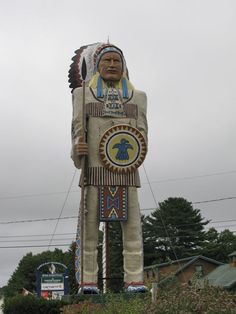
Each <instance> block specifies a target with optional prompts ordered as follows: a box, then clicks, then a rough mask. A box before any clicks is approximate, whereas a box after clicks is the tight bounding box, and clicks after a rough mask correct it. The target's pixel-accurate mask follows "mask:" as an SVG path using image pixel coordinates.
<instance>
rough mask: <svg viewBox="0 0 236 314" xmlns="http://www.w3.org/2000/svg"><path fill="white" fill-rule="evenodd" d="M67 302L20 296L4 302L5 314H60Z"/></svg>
mask: <svg viewBox="0 0 236 314" xmlns="http://www.w3.org/2000/svg"><path fill="white" fill-rule="evenodd" d="M64 304H65V302H63V301H60V300H44V299H42V298H40V299H39V298H36V297H34V296H31V295H28V296H22V295H18V296H15V297H12V298H7V299H5V300H4V304H3V313H4V314H26V313H27V314H60V313H61V312H60V308H62V307H63V305H64Z"/></svg>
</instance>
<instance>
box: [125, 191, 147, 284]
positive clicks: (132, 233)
mask: <svg viewBox="0 0 236 314" xmlns="http://www.w3.org/2000/svg"><path fill="white" fill-rule="evenodd" d="M121 227H122V233H123V256H124V272H125V275H124V281H125V283H126V285H129V284H131V283H135V284H142V283H143V241H142V227H141V217H140V208H139V203H138V195H137V188H135V187H129V188H128V220H127V221H125V222H122V223H121Z"/></svg>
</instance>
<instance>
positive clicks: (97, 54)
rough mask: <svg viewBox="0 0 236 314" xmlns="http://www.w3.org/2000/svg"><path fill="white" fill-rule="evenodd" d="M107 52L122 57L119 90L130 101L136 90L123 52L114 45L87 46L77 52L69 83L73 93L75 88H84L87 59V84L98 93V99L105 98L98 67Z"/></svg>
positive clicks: (97, 44)
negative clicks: (130, 78) (83, 68)
mask: <svg viewBox="0 0 236 314" xmlns="http://www.w3.org/2000/svg"><path fill="white" fill-rule="evenodd" d="M107 52H116V53H118V54H119V55H120V57H121V60H122V65H123V74H122V77H121V79H120V81H119V82H118V87H117V88H118V89H120V90H121V91H122V96H123V98H125V99H128V98H129V96H130V95H131V93H132V90H133V89H134V88H133V86H132V84H131V83H130V81H129V76H128V69H127V66H126V62H125V58H124V56H123V52H122V51H121V50H120V49H119V48H118V47H116V46H114V45H112V44H109V43H107V44H104V43H96V44H91V45H87V46H82V47H80V48H79V49H78V50H76V51H75V56H74V57H73V58H72V60H73V63H72V64H71V66H70V70H69V75H68V76H69V83H70V88H72V92H73V90H74V89H75V88H77V87H81V86H82V72H81V71H82V62H83V59H85V62H86V66H87V76H86V80H85V82H86V83H87V85H89V86H90V87H91V88H92V89H95V90H96V91H97V97H98V98H102V97H103V85H104V82H103V80H102V78H101V76H100V74H99V72H98V65H99V61H100V60H101V57H102V56H103V55H104V54H105V53H107Z"/></svg>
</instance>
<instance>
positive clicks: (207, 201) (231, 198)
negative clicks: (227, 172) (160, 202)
mask: <svg viewBox="0 0 236 314" xmlns="http://www.w3.org/2000/svg"><path fill="white" fill-rule="evenodd" d="M233 199H236V196H229V197H224V198H217V199H212V200H205V201H198V202H192V204H194V205H195V204H203V203H211V202H221V201H225V200H233ZM63 206H64V207H65V203H64V205H63ZM64 207H63V209H64ZM155 209H156V208H154V207H150V208H141V209H140V211H141V212H143V211H151V210H155ZM61 214H62V211H61ZM73 218H78V216H65V217H60V216H59V217H50V218H39V219H25V220H11V221H0V225H7V224H15V223H27V222H40V221H48V220H58V221H59V220H63V219H73Z"/></svg>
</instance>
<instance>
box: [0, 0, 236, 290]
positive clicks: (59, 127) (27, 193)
mask: <svg viewBox="0 0 236 314" xmlns="http://www.w3.org/2000/svg"><path fill="white" fill-rule="evenodd" d="M0 4H1V11H0V44H1V49H0V86H1V93H0V110H1V112H0V134H1V137H0V139H1V142H0V145H1V154H0V158H1V162H0V174H1V175H0V223H1V224H0V247H1V248H0V253H1V262H0V265H1V267H0V286H2V285H4V284H6V283H7V280H8V279H9V277H10V275H11V274H12V272H13V271H14V269H15V268H16V266H17V264H18V262H19V260H20V259H21V258H22V256H23V255H25V254H26V253H27V252H29V251H32V252H33V253H37V252H40V251H43V250H45V249H46V248H47V247H46V248H2V247H7V246H8V247H9V246H19V245H23V246H26V245H29V246H35V245H47V244H48V243H49V239H50V237H49V236H47V234H51V233H52V232H53V231H54V229H55V226H56V223H57V221H55V220H54V221H40V222H25V223H17V224H13V223H11V224H3V222H9V221H17V220H28V219H44V218H49V217H54V218H56V217H59V215H60V214H62V217H65V216H76V215H77V213H78V206H79V190H78V188H77V183H78V178H79V172H76V175H75V178H74V180H73V184H72V187H71V193H69V195H68V198H67V200H66V196H67V194H66V192H67V191H68V189H69V187H70V183H71V181H72V178H73V175H74V172H75V169H74V166H73V164H72V161H71V160H70V146H71V142H70V123H71V114H72V110H71V93H70V90H69V87H68V83H67V73H68V69H69V66H70V64H71V58H72V57H73V55H74V51H75V50H76V49H78V48H79V47H80V46H82V45H84V44H89V43H94V42H98V41H105V42H106V41H107V38H108V36H109V38H110V42H112V43H114V44H116V45H117V46H118V47H120V48H121V49H122V50H123V52H124V55H125V57H126V61H127V65H128V68H129V72H130V79H131V81H132V83H133V85H134V86H135V87H136V88H137V89H141V90H144V91H146V93H147V95H148V120H149V153H148V156H147V159H146V161H145V168H146V171H147V173H148V176H149V179H150V181H151V183H152V189H153V191H154V193H155V198H156V201H157V202H160V201H163V200H164V199H166V198H167V197H170V196H172V197H174V196H177V197H185V198H186V199H187V200H189V201H191V202H198V201H205V200H213V199H219V198H229V197H236V191H235V187H236V145H235V137H236V134H235V133H236V132H235V131H236V123H235V122H236V121H235V120H236V119H235V114H236V107H235V103H236V89H235V83H236V58H235V56H236V2H235V1H234V0H231V1H230V0H221V1H220V0H162V1H160V0H149V1H140V0H136V1H135V2H134V1H125V0H120V1H118V2H111V1H108V0H100V1H95V0H90V1H78V0H77V1H76V0H60V1H59V0H50V1H46V0H21V1H17V0H8V1H3V0H0ZM141 178H142V182H143V186H142V189H140V191H139V192H140V193H139V194H140V204H141V208H152V207H155V201H154V199H153V198H152V195H151V193H150V188H149V186H148V184H147V178H146V177H145V174H144V171H143V169H141ZM62 192H63V193H62ZM65 200H66V202H65ZM64 203H65V205H64V206H63V204H64ZM235 204H236V199H231V200H229V199H228V200H224V201H217V202H209V203H201V204H196V205H194V206H195V208H199V209H201V212H202V215H203V217H206V218H207V219H211V220H212V223H211V226H215V227H217V228H218V230H221V229H224V228H226V226H229V228H230V229H231V230H233V231H234V230H236V211H235ZM145 212H146V213H148V211H145ZM226 220H231V221H229V222H227V221H226ZM216 221H225V222H220V223H215V222H216ZM75 232H76V219H74V218H71V219H64V220H61V221H60V222H59V223H58V226H57V229H56V233H57V234H58V233H69V234H68V235H61V236H55V238H54V240H53V241H52V244H55V245H56V244H63V243H71V241H72V239H73V238H74V236H75ZM27 235H28V237H23V236H27ZM32 235H35V236H32ZM36 235H37V236H36ZM42 235H45V236H42ZM30 241H31V242H30ZM66 248H67V247H65V248H64V249H66ZM52 249H54V248H52Z"/></svg>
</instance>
